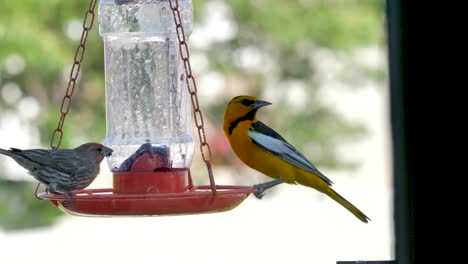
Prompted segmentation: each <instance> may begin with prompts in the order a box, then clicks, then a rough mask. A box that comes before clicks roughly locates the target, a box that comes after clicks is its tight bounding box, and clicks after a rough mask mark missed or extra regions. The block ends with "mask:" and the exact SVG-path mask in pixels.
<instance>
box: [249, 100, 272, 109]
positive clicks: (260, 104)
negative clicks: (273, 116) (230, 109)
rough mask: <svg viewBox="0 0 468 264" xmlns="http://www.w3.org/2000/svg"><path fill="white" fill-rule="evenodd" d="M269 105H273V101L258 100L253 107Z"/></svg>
mask: <svg viewBox="0 0 468 264" xmlns="http://www.w3.org/2000/svg"><path fill="white" fill-rule="evenodd" d="M267 105H271V103H270V102H267V101H262V100H257V101H256V102H255V103H253V104H252V108H253V109H259V108H261V107H264V106H267Z"/></svg>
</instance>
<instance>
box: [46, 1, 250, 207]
mask: <svg viewBox="0 0 468 264" xmlns="http://www.w3.org/2000/svg"><path fill="white" fill-rule="evenodd" d="M92 3H93V1H91V5H92ZM94 4H95V3H94ZM91 5H90V9H91V11H92V10H93V9H92V8H91ZM92 7H93V8H94V6H92ZM88 13H90V12H89V11H88ZM88 13H87V16H88ZM87 16H86V17H87ZM93 16H94V13H93ZM86 17H85V22H84V29H85V30H86V27H85V24H86ZM192 24H193V23H192V1H191V0H178V1H177V0H158V1H156V0H150V1H147V0H145V1H143V0H100V5H99V29H100V30H99V32H100V35H101V37H102V38H103V40H104V47H105V78H106V128H107V134H106V139H105V141H104V144H105V145H106V146H108V147H110V148H112V149H113V150H114V152H113V153H112V156H111V157H108V159H107V163H108V165H109V169H110V170H111V171H112V174H113V188H106V189H87V190H81V191H77V192H75V194H76V196H75V198H74V199H75V201H74V202H73V203H70V204H68V203H67V204H64V203H62V202H63V201H64V200H65V198H66V197H64V196H62V195H57V194H52V193H48V192H43V193H40V194H38V197H39V198H41V199H48V200H50V201H51V202H52V203H53V204H54V205H56V206H58V207H59V208H61V209H62V210H64V211H66V212H68V213H70V214H77V215H88V216H101V215H167V214H193V213H207V212H220V211H226V210H230V209H232V208H234V207H236V206H237V205H239V204H240V203H241V202H242V201H243V200H244V199H245V198H247V196H248V195H249V194H250V193H253V192H255V191H256V189H255V188H252V187H249V186H217V185H216V184H215V182H214V177H213V175H212V171H211V163H210V160H211V156H210V155H211V153H210V149H209V145H208V143H207V142H206V138H205V134H204V128H203V117H202V114H201V111H200V109H199V105H198V99H197V97H196V96H197V94H196V84H195V79H194V78H193V75H192V72H191V68H190V61H189V52H188V45H187V41H186V40H187V38H188V36H189V35H190V33H191V32H192ZM91 25H92V22H91ZM89 28H90V27H88V30H89ZM83 46H84V45H83ZM83 52H84V49H83ZM77 53H78V52H77ZM75 60H76V59H75ZM67 94H68V90H67ZM191 108H193V110H194V116H195V123H196V125H197V128H198V133H199V135H198V136H199V139H200V150H201V152H202V156H203V159H204V161H205V162H206V165H207V169H208V176H209V179H210V185H200V186H195V185H194V184H193V181H192V178H191V172H190V166H191V163H192V159H193V156H194V149H195V145H196V144H195V140H194V136H193V135H192V133H191V129H190V128H191Z"/></svg>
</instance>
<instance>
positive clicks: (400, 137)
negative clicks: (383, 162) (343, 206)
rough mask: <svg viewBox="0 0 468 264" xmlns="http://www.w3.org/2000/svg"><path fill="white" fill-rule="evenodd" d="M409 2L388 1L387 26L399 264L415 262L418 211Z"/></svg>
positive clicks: (396, 235) (396, 236) (395, 216)
mask: <svg viewBox="0 0 468 264" xmlns="http://www.w3.org/2000/svg"><path fill="white" fill-rule="evenodd" d="M408 2H410V1H404V0H388V1H387V18H388V21H387V26H388V28H387V30H388V46H389V60H390V61H389V63H390V64H389V66H390V101H391V102H390V105H391V122H392V136H393V159H394V165H393V175H394V221H395V225H394V226H395V241H396V245H395V250H396V252H395V253H396V259H397V261H398V264H410V263H414V262H415V222H414V219H415V214H414V171H413V166H414V155H413V154H414V152H413V148H412V146H413V145H414V137H413V136H412V135H414V134H413V133H412V132H413V131H414V130H413V129H412V124H414V122H412V121H414V119H416V118H417V117H416V116H415V114H414V112H413V111H412V109H413V108H411V107H410V105H409V104H410V102H409V95H410V93H411V92H413V93H414V90H413V91H412V89H411V88H412V87H410V85H409V78H410V77H411V76H412V74H414V72H412V69H413V68H412V65H413V64H414V63H415V62H414V61H412V60H411V58H412V57H411V54H410V52H409V45H410V41H409V37H410V34H411V32H413V33H414V31H412V30H411V28H410V27H409V26H410V25H409V24H408V19H409V17H408V5H409V4H408Z"/></svg>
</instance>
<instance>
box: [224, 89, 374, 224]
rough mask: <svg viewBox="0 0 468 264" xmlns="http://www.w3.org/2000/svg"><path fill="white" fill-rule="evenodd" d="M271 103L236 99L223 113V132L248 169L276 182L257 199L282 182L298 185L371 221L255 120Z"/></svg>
mask: <svg viewBox="0 0 468 264" xmlns="http://www.w3.org/2000/svg"><path fill="white" fill-rule="evenodd" d="M270 104H271V103H269V102H265V101H261V100H257V99H256V98H255V97H252V96H237V97H234V98H233V99H232V100H231V101H230V102H229V104H228V105H227V107H226V111H225V113H224V132H225V133H226V136H227V138H228V139H229V142H230V144H231V147H232V149H233V150H234V152H235V153H236V155H237V156H238V157H239V158H240V159H241V160H242V161H243V162H244V163H245V164H247V165H248V166H249V167H251V168H253V169H255V170H257V171H259V172H261V173H263V174H265V175H267V176H269V177H271V178H274V179H276V180H274V181H270V182H266V183H263V184H258V185H255V187H256V188H257V189H258V192H257V193H255V196H256V197H257V198H259V199H261V198H262V197H263V192H264V191H265V190H266V189H268V188H271V187H273V186H275V185H278V184H280V183H283V182H286V183H291V184H296V183H299V184H301V185H305V186H308V187H311V188H314V189H316V190H318V191H319V192H322V193H324V194H326V195H328V196H330V197H331V198H332V199H333V200H335V201H337V202H338V203H339V204H341V205H342V206H344V207H345V208H346V209H348V210H349V211H350V212H351V213H352V214H354V215H355V216H356V217H357V218H359V220H361V221H362V222H365V223H367V222H368V220H370V219H369V218H368V217H367V216H366V215H365V214H364V213H363V212H361V211H360V210H359V209H358V208H356V207H355V206H354V205H352V204H351V203H350V202H348V201H347V200H346V199H345V198H343V197H342V196H341V195H339V194H338V193H337V192H335V191H334V190H333V189H332V188H331V187H330V186H331V185H332V181H331V180H330V179H328V177H326V176H325V175H323V173H321V172H320V171H319V170H318V169H317V168H316V167H315V166H314V165H312V163H311V162H310V161H308V160H307V159H306V158H305V157H304V155H302V154H301V153H300V152H299V151H298V150H297V149H296V148H294V147H293V146H292V145H291V144H289V143H288V142H287V141H286V140H285V139H284V138H283V137H282V136H280V135H279V134H278V133H277V132H275V131H274V130H273V129H271V128H270V127H268V126H267V125H265V124H264V123H262V122H260V121H258V120H257V118H256V114H257V110H258V109H260V108H261V107H263V106H266V105H270Z"/></svg>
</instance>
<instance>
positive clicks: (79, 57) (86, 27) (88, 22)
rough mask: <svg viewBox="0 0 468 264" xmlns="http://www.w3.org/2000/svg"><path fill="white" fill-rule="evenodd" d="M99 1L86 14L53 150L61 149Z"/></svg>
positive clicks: (63, 100) (62, 105) (62, 104)
mask: <svg viewBox="0 0 468 264" xmlns="http://www.w3.org/2000/svg"><path fill="white" fill-rule="evenodd" d="M96 3H97V0H91V1H90V3H89V7H88V10H87V11H86V13H85V16H84V19H83V32H82V33H81V38H80V44H79V45H78V47H77V48H76V51H75V57H74V58H73V66H72V68H71V70H70V78H69V80H68V85H67V90H66V92H65V96H64V97H63V99H62V103H61V105H60V114H61V115H60V120H59V121H58V124H57V128H55V130H54V131H53V133H52V137H51V139H50V147H51V148H53V149H56V148H59V147H60V143H61V142H62V137H63V130H62V128H63V124H64V123H65V117H66V116H67V114H68V112H69V111H70V106H71V101H72V96H73V93H74V91H75V85H76V80H77V79H78V74H79V73H80V68H81V63H82V62H83V58H84V54H85V51H86V47H85V45H86V40H87V39H88V33H89V31H90V30H91V28H92V27H93V24H94V8H95V7H96Z"/></svg>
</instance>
